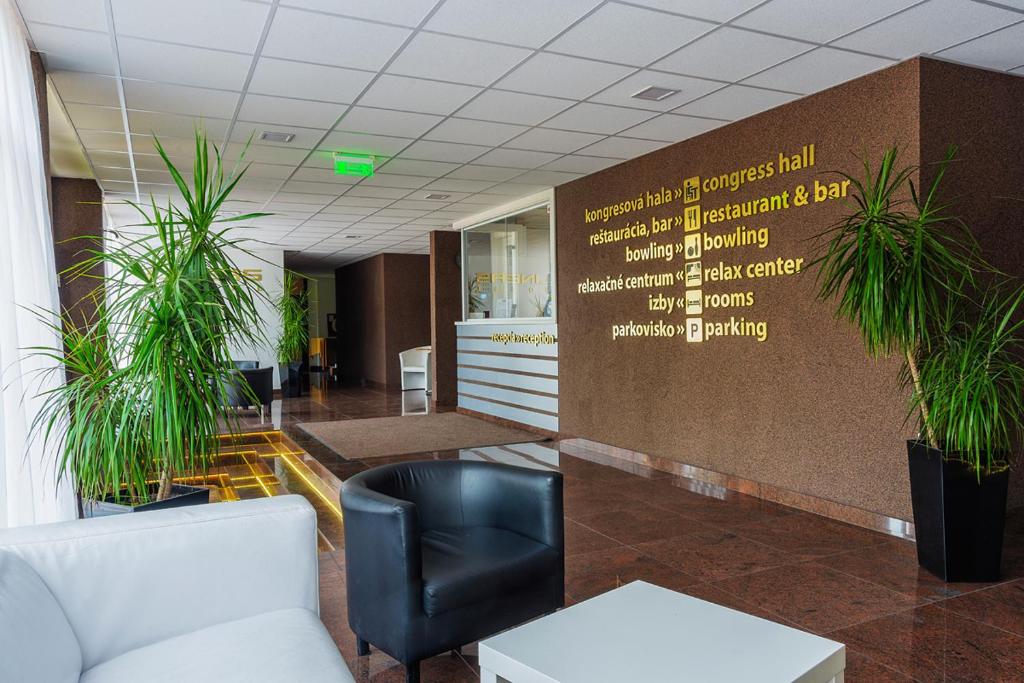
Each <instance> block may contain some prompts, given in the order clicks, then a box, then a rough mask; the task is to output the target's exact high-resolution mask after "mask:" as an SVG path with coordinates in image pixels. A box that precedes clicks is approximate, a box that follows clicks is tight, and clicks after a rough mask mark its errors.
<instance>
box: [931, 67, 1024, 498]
mask: <svg viewBox="0 0 1024 683" xmlns="http://www.w3.org/2000/svg"><path fill="white" fill-rule="evenodd" d="M950 144H955V145H957V148H958V153H957V157H956V161H955V162H954V163H953V164H951V165H950V167H949V169H948V171H947V174H946V177H945V178H944V180H943V187H944V189H945V192H944V199H945V201H946V202H948V203H949V204H950V206H951V209H950V211H951V213H953V214H954V215H956V216H958V217H960V218H961V219H963V221H964V222H965V223H966V224H967V225H968V226H969V227H970V229H971V231H972V232H973V233H974V234H975V236H976V237H977V238H978V240H979V242H980V244H981V247H982V249H983V251H984V255H985V257H986V258H987V259H988V260H989V261H991V262H992V263H993V264H994V265H995V266H996V267H997V268H999V269H1000V270H1002V271H1003V272H1006V273H1008V274H1011V275H1013V276H1015V277H1018V278H1024V240H1022V239H1021V229H1022V228H1024V78H1021V77H1019V76H1011V75H1007V74H1003V73H994V72H991V71H983V70H980V69H972V68H969V67H965V66H960V65H958V64H951V63H948V62H940V61H936V60H922V62H921V157H922V159H923V160H924V161H925V162H927V161H931V160H935V159H941V158H942V157H943V155H944V153H945V150H946V148H947V146H948V145H950ZM932 173H934V167H930V168H929V167H928V166H926V167H925V169H924V171H923V173H922V175H923V176H924V179H925V182H928V181H929V179H930V178H931V175H932ZM1011 482H1012V484H1011V501H1010V504H1011V505H1022V504H1024V463H1022V462H1020V461H1019V460H1018V462H1017V466H1016V468H1015V469H1014V470H1013V475H1012V478H1011Z"/></svg>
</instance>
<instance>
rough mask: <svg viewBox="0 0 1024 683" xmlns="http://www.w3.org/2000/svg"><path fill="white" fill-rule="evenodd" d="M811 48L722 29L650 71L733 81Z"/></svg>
mask: <svg viewBox="0 0 1024 683" xmlns="http://www.w3.org/2000/svg"><path fill="white" fill-rule="evenodd" d="M811 47H812V46H810V45H808V44H806V43H800V42H797V41H795V40H788V39H786V38H776V37H774V36H768V35H765V34H763V33H755V32H753V31H744V30H741V29H737V28H730V27H728V26H724V27H722V28H720V29H718V30H716V31H714V32H713V33H711V34H709V35H707V36H704V37H703V38H701V39H700V40H697V41H695V42H693V43H691V44H689V45H687V46H686V47H684V48H683V49H682V50H679V51H678V52H676V53H675V54H672V55H670V56H669V57H666V58H665V59H663V60H661V61H660V62H658V63H657V64H655V65H654V68H655V69H662V70H664V71H672V72H675V73H681V74H686V75H690V76H704V77H706V78H714V79H719V80H727V81H736V80H739V79H741V78H744V77H746V76H749V75H750V74H753V73H756V72H758V71H760V70H761V69H766V68H768V67H769V66H773V65H775V64H778V63H779V62H781V61H783V60H784V59H789V58H790V57H793V56H795V55H798V54H800V53H801V52H806V51H807V50H809V49H811Z"/></svg>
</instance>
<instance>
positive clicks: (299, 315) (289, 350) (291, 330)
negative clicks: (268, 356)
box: [277, 270, 309, 363]
mask: <svg viewBox="0 0 1024 683" xmlns="http://www.w3.org/2000/svg"><path fill="white" fill-rule="evenodd" d="M296 282H297V278H296V276H295V274H294V273H292V271H290V270H286V271H285V273H284V282H283V285H282V287H281V296H280V298H278V300H277V311H278V314H280V316H281V336H280V337H279V338H278V340H277V359H278V360H279V361H280V362H282V363H291V362H293V361H297V360H299V359H301V358H302V352H303V351H305V349H306V346H307V345H308V344H309V322H308V311H309V301H308V297H307V295H306V292H305V291H300V292H296V291H295V289H296V286H295V284H296Z"/></svg>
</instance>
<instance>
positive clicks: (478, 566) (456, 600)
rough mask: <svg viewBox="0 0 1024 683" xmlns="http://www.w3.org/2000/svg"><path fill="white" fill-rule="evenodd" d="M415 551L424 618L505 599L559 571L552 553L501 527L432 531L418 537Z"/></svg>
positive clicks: (555, 557)
mask: <svg viewBox="0 0 1024 683" xmlns="http://www.w3.org/2000/svg"><path fill="white" fill-rule="evenodd" d="M420 547H421V550H422V559H423V610H424V612H426V614H427V615H428V616H436V615H438V614H442V613H444V612H448V611H450V610H454V609H458V608H459V607H464V606H466V605H472V604H475V603H479V602H483V601H486V600H488V599H491V598H497V597H499V596H506V595H508V593H510V592H513V591H515V590H517V589H519V588H521V587H523V586H525V585H526V584H529V583H533V582H535V581H538V580H540V579H542V578H545V577H548V576H551V575H552V574H553V573H555V572H557V571H559V554H558V552H557V551H555V550H554V549H553V548H551V547H549V546H546V545H544V544H543V543H538V542H537V541H534V540H532V539H529V538H527V537H525V536H521V535H520V534H517V533H514V532H512V531H505V530H504V529H495V528H491V527H463V528H458V529H433V530H430V531H426V532H424V533H423V534H421V536H420Z"/></svg>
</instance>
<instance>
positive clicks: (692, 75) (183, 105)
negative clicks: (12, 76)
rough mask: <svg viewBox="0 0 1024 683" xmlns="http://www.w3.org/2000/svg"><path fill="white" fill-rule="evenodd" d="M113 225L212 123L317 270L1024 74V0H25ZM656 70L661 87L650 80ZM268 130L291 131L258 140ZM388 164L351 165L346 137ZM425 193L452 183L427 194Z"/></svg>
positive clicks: (262, 233)
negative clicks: (667, 160)
mask: <svg viewBox="0 0 1024 683" xmlns="http://www.w3.org/2000/svg"><path fill="white" fill-rule="evenodd" d="M18 5H19V7H20V10H21V13H22V16H23V18H24V20H25V22H26V25H27V27H28V30H29V34H30V37H31V41H32V42H33V43H34V47H35V49H37V50H39V51H40V52H42V53H43V58H44V61H45V63H46V65H47V70H48V72H49V76H50V84H51V86H52V87H53V88H54V90H55V92H56V95H57V97H58V98H59V102H60V106H61V108H62V109H63V110H64V111H66V113H67V116H68V117H69V119H70V121H71V122H72V124H73V126H74V131H75V132H76V133H77V138H78V140H77V141H74V140H73V138H74V136H67V135H65V136H63V139H64V140H65V142H61V143H58V145H57V147H58V149H56V150H55V153H60V152H61V150H60V145H62V144H63V145H67V144H69V143H68V142H66V140H69V139H71V140H72V143H74V142H78V143H80V144H81V145H82V147H83V148H84V151H85V155H86V159H87V161H88V164H89V166H90V168H91V172H92V173H93V175H94V177H96V179H97V180H98V181H99V183H100V185H101V186H102V188H103V190H104V193H105V197H106V200H107V203H108V209H109V211H110V213H111V215H112V216H114V217H115V220H120V219H121V218H123V217H124V216H125V213H124V207H123V206H121V205H120V204H119V202H121V201H123V200H125V199H135V197H136V196H137V193H138V194H139V195H141V196H142V197H143V198H145V197H146V196H148V195H150V194H153V195H155V196H157V197H167V196H168V195H172V196H173V187H172V186H171V185H170V182H171V181H170V177H169V175H168V174H167V172H166V171H165V170H164V169H163V165H162V163H161V161H160V159H159V158H158V157H157V156H155V154H154V150H153V146H152V139H151V134H153V133H155V134H157V135H159V137H160V138H161V140H162V142H163V143H164V145H165V146H166V147H167V148H168V150H169V151H170V153H171V156H172V158H173V160H174V161H175V162H176V163H178V164H180V165H182V166H184V167H187V166H188V163H189V159H190V156H191V145H192V143H191V141H190V140H189V136H190V135H191V133H192V130H193V127H194V125H195V122H196V121H197V120H201V121H202V125H203V126H204V127H205V128H206V130H207V131H208V133H209V135H210V136H211V138H212V139H213V140H214V141H216V142H218V143H219V145H220V146H221V147H222V149H223V150H224V152H225V155H226V158H227V159H229V160H235V159H237V158H238V156H239V155H240V153H241V151H242V149H243V147H244V143H245V141H246V140H248V139H249V138H250V136H252V135H254V134H255V136H256V137H257V139H256V140H255V142H254V144H253V145H252V147H251V148H250V149H249V151H248V153H247V159H248V160H249V161H251V162H252V166H251V167H250V169H249V172H248V175H247V177H246V178H245V179H244V180H243V182H242V184H241V185H240V188H239V191H238V193H236V196H237V197H238V199H239V200H242V201H239V202H236V203H235V204H233V205H232V206H230V207H227V208H228V209H230V210H233V211H249V210H265V211H270V212H273V213H274V214H275V215H274V216H272V217H269V218H264V219H260V220H258V221H256V222H255V223H254V224H253V225H252V226H251V227H249V228H247V229H246V230H245V231H244V232H245V234H246V235H247V236H248V237H251V238H253V239H255V240H260V241H261V242H263V243H266V244H269V245H273V246H275V247H280V248H283V249H285V250H287V251H289V252H296V253H295V254H294V255H293V258H292V260H291V263H292V264H294V265H296V266H303V267H306V268H309V269H313V270H317V269H321V268H322V269H324V270H327V269H330V268H333V267H335V266H337V265H341V264H344V263H347V262H351V261H354V260H358V259H361V258H365V257H366V256H369V255H373V254H376V253H381V252H385V251H388V252H409V253H425V252H426V251H427V248H428V241H427V240H428V237H427V235H428V233H429V231H431V230H437V229H445V228H448V227H450V225H451V223H452V222H453V221H456V220H459V219H462V218H466V217H467V216H470V215H473V214H475V213H478V212H481V211H484V210H486V209H488V208H492V207H494V206H498V205H501V204H505V203H507V202H509V201H510V200H513V199H515V198H516V197H520V196H525V195H528V194H532V193H534V192H536V191H538V190H541V189H544V188H547V187H551V186H553V185H558V184H561V183H564V182H567V181H569V180H572V179H574V178H577V177H580V176H581V175H584V174H587V173H591V172H594V171H597V170H600V169H603V168H606V167H608V166H612V165H614V164H617V163H619V162H621V161H623V160H626V159H630V158H633V157H636V156H640V155H642V154H644V153H647V152H650V151H652V150H655V149H658V148H659V147H663V146H665V145H667V144H670V143H673V142H677V141H679V140H683V139H686V138H688V137H691V136H694V135H698V134H700V133H702V132H705V131H707V130H711V129H713V128H715V127H718V126H721V125H723V124H725V123H727V122H730V121H734V120H737V119H741V118H744V117H746V116H749V115H751V114H754V113H756V112H759V111H762V110H765V109H769V108H771V107H774V106H777V105H779V104H782V103H785V102H788V101H790V100H792V99H795V98H797V97H800V96H802V95H805V94H809V93H812V92H816V91H819V90H822V89H824V88H827V87H829V86H831V85H835V84H836V83H839V82H842V81H846V80H849V79H851V78H855V77H857V76H860V75H862V74H864V73H867V72H870V71H875V70H877V69H880V68H883V67H885V66H888V65H890V64H892V63H895V62H896V61H898V60H901V59H905V58H908V57H911V56H914V55H917V54H930V55H935V56H938V57H940V58H945V59H950V60H955V61H960V62H964V63H969V64H973V65H978V66H982V67H986V68H991V69H998V70H1004V71H1010V72H1013V73H1021V74H1024V0H1001V1H1000V2H988V1H984V0H926V1H924V2H920V1H919V2H912V1H910V0H858V1H857V2H849V1H848V0H832V1H822V0H763V1H758V0H635V1H632V2H622V1H614V2H612V1H599V0H557V1H553V0H283V1H274V2H261V1H256V0H18ZM649 86H659V87H664V88H669V89H673V90H678V91H679V92H678V93H676V94H674V95H672V96H670V97H668V98H666V99H664V100H661V101H644V100H639V99H635V98H633V97H632V95H634V94H635V93H637V92H638V91H640V90H642V89H644V88H646V87H649ZM265 131H274V132H287V133H292V134H294V136H295V138H294V140H293V141H292V142H290V143H287V144H284V143H271V142H264V141H261V140H259V139H258V137H259V135H260V134H262V133H263V132H265ZM335 151H352V152H362V153H367V154H372V155H374V156H375V157H376V158H377V168H378V170H377V173H376V174H375V175H373V176H371V177H367V178H357V177H352V176H340V175H336V174H335V173H334V171H333V170H332V153H333V152H335ZM427 195H446V196H445V197H443V198H442V199H428V198H427Z"/></svg>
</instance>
